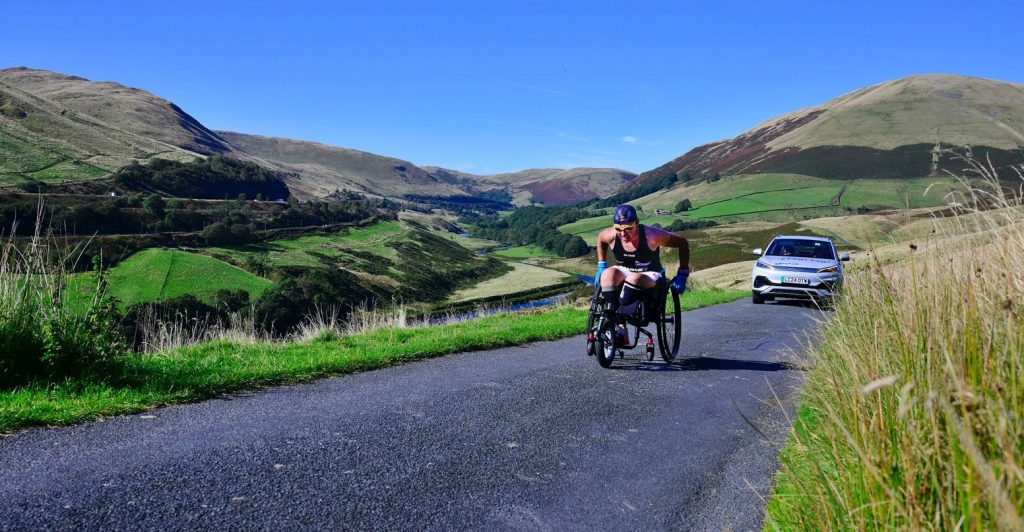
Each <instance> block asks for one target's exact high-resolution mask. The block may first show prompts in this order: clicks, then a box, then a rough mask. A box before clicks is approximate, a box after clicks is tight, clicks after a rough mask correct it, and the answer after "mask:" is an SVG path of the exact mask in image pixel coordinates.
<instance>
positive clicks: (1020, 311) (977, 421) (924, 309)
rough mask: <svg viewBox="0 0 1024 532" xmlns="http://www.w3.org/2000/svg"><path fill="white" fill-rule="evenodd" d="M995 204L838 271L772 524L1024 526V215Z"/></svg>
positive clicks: (772, 507) (783, 458)
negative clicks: (840, 284) (838, 288)
mask: <svg viewBox="0 0 1024 532" xmlns="http://www.w3.org/2000/svg"><path fill="white" fill-rule="evenodd" d="M989 194H991V192H990V193H987V194H984V195H985V196H989ZM995 196H998V193H997V194H995ZM991 199H992V197H991V196H989V197H988V199H987V201H990V200H991ZM1000 203H1002V204H1003V206H1004V208H1003V209H998V210H993V211H987V212H983V213H977V214H975V215H972V217H971V218H967V217H960V218H958V219H957V220H959V221H960V222H961V224H960V225H959V226H958V227H955V228H954V229H953V230H951V231H947V228H948V224H943V223H939V222H940V221H939V220H936V222H935V224H934V230H935V233H936V234H937V235H941V236H940V237H930V238H923V239H921V240H917V241H914V242H912V243H909V244H908V245H907V246H908V254H909V258H908V259H907V260H905V261H903V262H900V263H896V264H892V265H883V264H882V263H880V262H878V261H877V258H875V261H874V263H873V265H872V267H871V268H865V269H861V270H859V271H857V272H856V273H854V274H852V275H849V276H848V279H847V290H846V293H847V295H846V296H845V298H844V299H843V300H842V301H841V302H840V304H839V305H838V306H837V308H836V311H835V315H834V316H833V318H832V319H831V321H830V322H829V325H828V327H827V329H826V330H825V335H824V338H823V342H822V344H821V345H820V347H819V348H818V349H816V350H815V352H814V353H812V355H811V356H812V361H813V363H814V366H813V369H812V370H811V371H810V373H809V374H808V378H807V382H806V386H805V388H804V391H803V393H802V395H801V405H800V407H799V409H798V413H797V417H796V420H795V422H794V428H793V431H792V432H791V434H790V439H789V442H788V444H787V446H786V447H785V448H784V449H783V451H782V453H781V455H780V472H779V473H778V475H777V477H776V480H775V486H774V493H773V497H772V499H771V501H770V503H769V505H768V508H767V518H766V523H767V526H768V527H771V528H776V529H781V530H793V529H800V530H834V529H844V530H845V529H850V530H877V529H886V530H888V529H898V530H904V529H906V530H921V529H935V530H1024V521H1022V519H1021V514H1022V510H1024V356H1022V353H1024V306H1022V304H1021V301H1022V300H1024V270H1022V269H1021V267H1020V265H1021V264H1022V263H1024V213H1022V211H1021V210H1020V208H1019V205H1020V203H1019V199H1018V200H1014V201H1013V202H1012V203H1010V202H1007V201H1006V200H1005V199H1003V200H1001V201H1000ZM978 214H980V215H984V217H985V218H986V219H987V220H988V223H987V224H980V225H979V224H977V223H976V222H978V219H977V218H978ZM968 221H970V223H968Z"/></svg>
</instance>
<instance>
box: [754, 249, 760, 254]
mask: <svg viewBox="0 0 1024 532" xmlns="http://www.w3.org/2000/svg"><path fill="white" fill-rule="evenodd" d="M761 252H762V250H761V248H755V249H754V255H760V254H761Z"/></svg>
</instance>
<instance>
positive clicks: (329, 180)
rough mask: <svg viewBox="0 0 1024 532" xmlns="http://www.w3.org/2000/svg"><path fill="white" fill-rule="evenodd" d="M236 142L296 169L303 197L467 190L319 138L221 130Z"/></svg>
mask: <svg viewBox="0 0 1024 532" xmlns="http://www.w3.org/2000/svg"><path fill="white" fill-rule="evenodd" d="M217 134H218V135H220V136H222V137H224V138H225V139H227V140H228V141H229V142H231V144H232V145H235V146H238V147H239V148H241V149H243V150H245V151H246V152H248V153H251V154H253V155H255V156H257V157H260V158H262V159H264V160H267V161H270V162H273V163H276V164H277V165H278V166H279V167H280V168H282V169H285V170H287V171H290V172H294V173H295V174H296V176H295V177H294V178H292V179H290V180H289V181H288V184H289V186H291V187H292V188H293V189H294V190H295V191H297V192H298V193H300V194H301V195H304V196H307V197H308V196H325V195H327V194H330V193H331V192H334V191H335V190H353V191H356V192H367V193H370V194H376V195H381V196H388V197H396V196H403V195H405V194H420V195H429V196H458V195H464V194H465V193H464V192H463V191H462V190H460V189H459V188H458V187H455V186H452V185H450V184H448V183H446V182H444V181H442V180H440V179H438V178H436V177H434V176H432V175H430V174H429V173H428V172H426V171H424V170H423V169H422V168H420V167H418V166H416V165H415V164H413V163H411V162H409V161H403V160H401V159H396V158H393V157H385V156H382V155H376V154H373V153H368V152H364V151H359V150H352V149H348V148H341V147H338V146H329V145H327V144H320V143H318V142H308V141H302V140H292V139H284V138H275V137H264V136H260V135H247V134H244V133H235V132H232V131H218V132H217Z"/></svg>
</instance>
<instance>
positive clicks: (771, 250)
mask: <svg viewBox="0 0 1024 532" xmlns="http://www.w3.org/2000/svg"><path fill="white" fill-rule="evenodd" d="M754 254H755V255H760V256H761V258H760V259H757V262H755V263H754V272H753V274H751V276H750V279H751V291H752V292H753V296H752V298H751V300H752V301H753V302H754V304H757V305H760V304H761V303H764V302H765V301H772V300H774V299H775V298H788V299H810V300H813V301H816V302H820V303H826V304H828V303H831V301H832V298H833V297H835V295H836V294H838V293H839V290H840V289H841V288H842V286H843V261H848V260H850V256H849V255H848V254H846V253H843V254H842V255H840V254H838V253H836V247H835V245H834V244H833V243H832V240H830V239H828V238H821V237H814V236H788V235H782V236H777V237H775V238H774V239H772V242H771V244H768V249H767V250H766V251H764V252H763V253H762V250H761V248H757V249H755V250H754Z"/></svg>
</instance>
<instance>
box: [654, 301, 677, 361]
mask: <svg viewBox="0 0 1024 532" xmlns="http://www.w3.org/2000/svg"><path fill="white" fill-rule="evenodd" d="M679 313H680V312H679V294H677V293H676V291H675V290H668V293H667V294H665V305H664V306H662V308H661V316H660V318H661V319H659V320H658V347H659V348H660V350H661V358H662V360H664V361H665V362H672V361H673V360H675V358H676V355H677V354H679V339H680V337H681V336H682V320H681V319H680V316H679Z"/></svg>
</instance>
